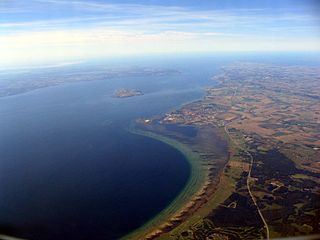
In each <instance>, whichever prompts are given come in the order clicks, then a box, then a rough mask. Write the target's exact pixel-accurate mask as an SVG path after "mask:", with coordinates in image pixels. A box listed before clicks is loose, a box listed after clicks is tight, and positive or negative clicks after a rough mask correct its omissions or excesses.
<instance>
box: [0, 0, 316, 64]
mask: <svg viewBox="0 0 320 240" xmlns="http://www.w3.org/2000/svg"><path fill="white" fill-rule="evenodd" d="M12 2H15V1H12ZM30 2H31V4H29V5H28V4H27V5H26V4H25V3H24V4H25V5H26V8H25V9H26V10H27V11H30V12H39V11H42V10H43V9H45V8H48V7H50V9H52V11H53V12H57V11H59V10H60V9H64V10H65V9H70V11H73V12H75V13H77V12H81V14H76V15H75V16H74V15H73V16H69V17H68V16H64V18H56V17H55V18H53V19H51V20H50V19H37V20H33V21H31V20H30V19H25V20H24V21H22V20H20V21H17V20H16V21H2V23H0V52H1V55H0V64H2V65H4V64H18V63H28V62H34V61H38V62H43V61H50V60H51V61H65V60H67V61H69V60H71V61H73V60H77V59H86V58H92V57H106V56H114V55H128V54H147V53H170V52H172V53H179V52H192V51H198V52H210V51H259V50H260V51H261V50H262V51H264V50H266V51H315V50H318V51H319V50H320V46H319V42H320V41H319V35H318V33H319V31H317V30H318V28H317V27H318V25H316V24H315V23H314V22H315V21H316V18H315V17H313V16H311V15H310V14H307V13H288V14H287V13H283V14H278V15H276V16H273V15H270V14H269V13H266V12H264V11H263V9H250V10H249V9H238V10H223V11H209V10H208V11H199V10H190V9H185V8H181V7H164V6H152V5H151V6H150V5H137V4H104V3H93V2H82V1H60V0H46V1H41V0H37V1H35V0H34V1H30ZM35 2H37V4H36V3H35ZM17 6H18V7H17ZM17 6H16V5H15V6H14V7H13V8H12V12H14V11H18V10H19V9H23V8H22V6H24V5H23V2H22V3H21V2H18V5H17ZM1 11H3V12H7V13H8V14H10V8H8V7H3V8H0V12H1ZM288 22H289V23H288ZM306 33H307V34H306Z"/></svg>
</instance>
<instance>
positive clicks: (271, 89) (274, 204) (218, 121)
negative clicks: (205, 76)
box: [127, 63, 320, 240]
mask: <svg viewBox="0 0 320 240" xmlns="http://www.w3.org/2000/svg"><path fill="white" fill-rule="evenodd" d="M212 78H213V79H214V81H215V83H217V84H216V85H215V86H214V87H209V88H208V89H207V94H206V96H205V97H204V98H203V99H201V100H198V101H195V102H193V103H189V104H186V105H184V106H182V107H181V108H180V109H177V110H174V111H173V112H170V113H167V114H164V115H161V116H154V117H148V118H145V119H143V118H141V119H138V120H137V121H136V124H135V130H134V131H135V132H136V133H138V134H143V135H145V136H149V137H152V138H155V139H158V140H160V141H163V142H166V143H167V144H171V145H172V146H174V147H176V148H177V149H178V150H180V151H181V152H182V153H183V154H185V155H186V156H187V158H188V159H189V162H190V165H191V166H192V169H193V170H192V173H191V177H190V179H189V181H188V183H187V185H186V187H185V188H184V190H183V191H182V192H183V193H182V194H180V195H179V196H178V197H177V198H176V199H175V200H174V201H173V203H172V204H171V205H170V206H169V207H168V208H167V209H165V210H164V211H163V212H162V213H161V214H160V216H159V217H156V218H154V219H153V220H152V221H150V222H149V223H148V224H146V225H145V226H144V227H142V228H140V229H138V230H137V231H136V232H134V233H132V234H131V235H129V236H127V237H128V239H148V240H150V239H163V240H164V239H172V240H173V239H181V240H189V239H271V238H278V237H291V236H301V235H312V236H316V237H320V235H319V234H320V226H319V217H320V202H319V199H320V161H319V151H320V140H319V136H320V128H319V126H320V125H319V124H320V105H319V100H320V96H319V93H320V68H319V67H308V66H285V65H271V64H258V63H236V64H232V65H228V66H225V67H223V68H222V69H221V72H220V73H219V74H217V75H215V76H213V77H212ZM306 239H309V238H306ZM310 239H316V238H310ZM317 239H318V238H317Z"/></svg>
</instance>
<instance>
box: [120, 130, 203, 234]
mask: <svg viewBox="0 0 320 240" xmlns="http://www.w3.org/2000/svg"><path fill="white" fill-rule="evenodd" d="M127 130H128V131H129V132H130V133H132V134H138V135H142V136H145V137H149V138H153V139H155V140H158V141H161V142H163V143H165V144H168V145H170V146H171V147H173V148H175V149H176V150H177V151H179V152H181V153H182V154H183V155H184V156H185V158H186V161H187V162H188V164H189V165H190V176H189V178H188V180H187V182H186V184H185V186H184V187H183V189H181V191H180V192H179V193H178V195H177V196H176V197H175V198H174V200H173V201H172V202H171V203H170V204H169V205H168V206H167V207H166V208H165V209H163V210H162V211H161V212H159V213H158V214H157V215H155V216H154V217H153V218H152V219H150V220H149V221H148V222H146V223H145V224H143V225H142V226H141V227H139V228H138V229H136V230H134V231H133V232H131V233H128V234H127V235H125V236H123V237H122V238H121V239H154V238H156V237H158V236H159V235H161V234H162V233H165V232H168V229H170V228H172V227H173V226H175V225H178V224H179V222H180V221H181V220H184V217H185V215H187V213H188V210H190V209H191V208H192V207H194V205H195V204H196V200H197V197H198V195H199V194H202V192H203V189H204V188H205V187H206V185H207V184H206V183H207V181H208V173H209V171H208V169H206V168H205V167H204V166H203V165H202V163H201V160H200V156H198V154H196V153H195V152H193V151H192V149H190V147H188V146H186V145H185V144H183V143H180V142H178V141H177V140H174V139H170V138H168V137H165V136H162V135H160V134H156V133H153V132H148V131H143V130H138V129H133V127H129V128H128V129H127Z"/></svg>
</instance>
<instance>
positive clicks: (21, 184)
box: [0, 55, 312, 240]
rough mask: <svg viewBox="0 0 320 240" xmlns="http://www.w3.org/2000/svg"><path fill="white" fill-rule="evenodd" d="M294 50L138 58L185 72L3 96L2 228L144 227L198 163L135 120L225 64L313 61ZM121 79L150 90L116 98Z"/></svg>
mask: <svg viewBox="0 0 320 240" xmlns="http://www.w3.org/2000/svg"><path fill="white" fill-rule="evenodd" d="M294 59H295V60H293V58H292V57H291V56H287V57H282V58H281V57H279V56H276V57H275V56H262V55H259V56H258V57H257V56H255V55H249V56H236V57H233V56H226V57H219V56H218V57H212V58H206V57H203V56H197V57H194V58H190V59H188V60H184V59H183V58H181V57H180V58H179V57H172V58H170V59H169V60H168V59H158V60H152V61H146V59H141V60H139V61H135V62H134V64H133V63H132V66H134V65H136V64H138V65H142V66H156V67H159V66H161V67H170V68H173V69H178V70H180V72H181V74H177V75H170V76H165V75H164V76H148V77H143V76H142V77H126V78H115V79H111V80H110V79H109V80H108V79H106V80H102V81H92V82H80V83H73V84H64V85H60V86H56V87H50V88H45V89H41V90H36V91H32V92H29V93H26V94H21V95H16V96H11V97H5V98H0V233H4V234H9V235H14V236H18V237H24V238H27V239H30V240H32V239H34V240H37V239H39V240H40V239H41V240H42V239H44V240H46V239H49V240H51V239H116V238H118V237H120V236H123V235H125V234H126V233H128V232H130V231H132V230H134V229H136V228H138V227H140V226H141V225H143V224H144V223H146V222H147V221H148V220H150V219H151V218H152V217H154V216H155V215H156V214H157V213H159V212H160V211H161V210H162V209H164V208H165V207H166V206H168V205H169V204H170V202H171V201H172V200H173V199H174V198H175V196H176V195H177V194H178V193H180V191H181V189H183V187H184V185H185V183H186V181H187V179H188V177H189V174H190V167H189V165H188V163H187V161H186V160H185V158H184V156H182V154H180V153H179V152H178V151H177V150H175V149H173V148H172V147H170V146H168V145H166V144H164V143H162V142H158V141H156V140H153V139H150V138H145V137H143V136H138V135H133V134H131V133H129V132H127V131H126V130H125V129H126V127H127V126H128V124H130V122H132V121H134V119H136V118H139V117H149V116H152V115H155V114H162V113H165V112H167V111H170V109H173V108H177V107H179V106H180V105H181V104H183V103H185V102H189V101H192V100H195V99H198V98H199V97H201V96H202V95H203V94H204V92H203V87H205V86H210V85H213V84H214V82H212V80H210V76H211V75H212V74H213V73H214V72H216V70H217V69H218V68H219V66H220V65H223V64H226V63H229V62H233V61H239V60H245V61H259V62H269V63H290V64H292V63H293V61H295V62H294V63H295V64H296V63H297V61H298V60H299V59H300V60H299V61H300V62H299V63H303V64H309V63H310V62H312V61H309V60H308V58H307V57H306V56H302V57H300V58H294ZM117 64H119V63H116V62H113V63H112V64H110V66H111V67H112V66H114V65H117ZM121 64H123V63H121ZM126 64H128V63H126ZM83 67H86V66H83ZM30 74H32V73H30ZM17 77H18V76H17ZM4 80H5V75H1V76H0V81H4ZM121 87H125V88H126V87H128V88H131V87H133V88H136V89H139V90H142V91H143V92H144V93H145V95H144V96H139V97H134V98H128V99H116V98H111V97H110V96H111V95H112V93H113V92H114V90H115V89H117V88H121ZM173 130H174V129H173ZM187 134H193V132H192V131H191V130H190V129H189V130H188V132H187Z"/></svg>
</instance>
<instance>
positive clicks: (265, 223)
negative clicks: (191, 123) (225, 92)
mask: <svg viewBox="0 0 320 240" xmlns="http://www.w3.org/2000/svg"><path fill="white" fill-rule="evenodd" d="M237 91H238V87H236V89H235V91H234V93H233V95H232V98H231V106H233V105H234V98H235V96H236V94H237ZM236 120H237V119H235V120H234V121H236ZM230 123H231V122H229V124H230ZM224 131H225V132H226V134H227V135H228V137H229V139H230V141H231V142H232V143H233V144H235V145H236V146H237V147H238V148H239V149H241V150H242V151H244V152H245V153H246V154H247V155H248V156H249V157H250V166H249V171H248V176H247V189H248V192H249V195H250V197H251V199H252V201H253V203H254V205H255V206H256V208H257V211H258V213H259V216H260V218H261V220H262V222H263V225H264V228H265V229H266V235H267V238H266V239H267V240H269V239H270V231H269V227H268V224H267V222H266V220H265V218H264V217H263V215H262V213H261V210H260V208H259V206H258V204H257V201H256V199H255V197H254V196H253V194H252V192H251V188H250V179H251V171H252V166H253V162H254V159H253V156H252V154H251V153H250V152H249V151H247V150H246V149H243V148H242V147H241V146H239V144H238V143H236V142H235V141H234V140H233V138H232V137H231V135H230V133H229V130H228V127H227V124H225V125H224Z"/></svg>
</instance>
